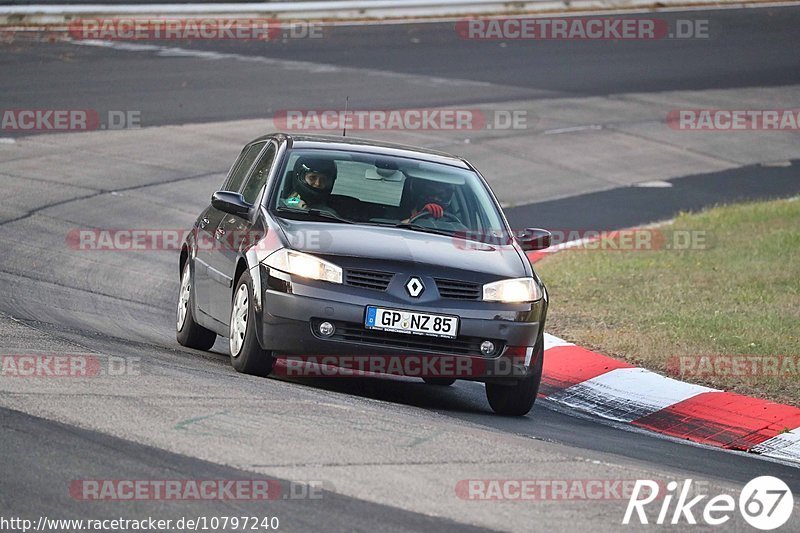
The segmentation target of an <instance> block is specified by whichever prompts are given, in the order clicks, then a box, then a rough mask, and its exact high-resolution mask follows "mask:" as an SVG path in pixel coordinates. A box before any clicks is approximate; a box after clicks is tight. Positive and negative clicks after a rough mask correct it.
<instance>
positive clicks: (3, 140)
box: [0, 137, 17, 144]
mask: <svg viewBox="0 0 800 533" xmlns="http://www.w3.org/2000/svg"><path fill="white" fill-rule="evenodd" d="M16 142H17V141H15V140H14V139H12V138H11V137H0V144H16Z"/></svg>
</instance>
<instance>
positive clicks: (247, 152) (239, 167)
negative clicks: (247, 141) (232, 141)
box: [222, 142, 264, 192]
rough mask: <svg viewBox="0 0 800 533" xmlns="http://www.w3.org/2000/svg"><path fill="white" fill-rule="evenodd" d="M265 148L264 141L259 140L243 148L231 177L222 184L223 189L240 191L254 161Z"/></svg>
mask: <svg viewBox="0 0 800 533" xmlns="http://www.w3.org/2000/svg"><path fill="white" fill-rule="evenodd" d="M263 148H264V142H259V143H255V144H251V145H250V146H248V147H247V148H245V149H244V150H242V153H241V155H239V160H238V161H236V164H235V165H234V167H233V170H232V171H231V175H230V177H228V179H227V181H226V182H225V185H223V186H222V190H223V191H230V192H239V189H241V187H242V182H243V181H244V178H245V176H247V171H248V170H250V167H252V166H253V162H254V161H255V160H256V157H258V154H259V153H260V152H261V150H262V149H263Z"/></svg>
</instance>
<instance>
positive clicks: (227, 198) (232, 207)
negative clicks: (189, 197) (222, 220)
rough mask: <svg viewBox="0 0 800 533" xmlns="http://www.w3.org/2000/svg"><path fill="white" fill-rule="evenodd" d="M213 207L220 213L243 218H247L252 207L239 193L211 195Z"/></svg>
mask: <svg viewBox="0 0 800 533" xmlns="http://www.w3.org/2000/svg"><path fill="white" fill-rule="evenodd" d="M211 205H213V206H214V207H215V208H217V209H219V210H220V211H223V212H225V213H229V214H231V215H236V216H239V217H242V218H246V217H247V213H248V212H249V211H250V208H251V207H252V206H251V205H250V204H248V203H247V202H245V200H244V196H242V195H241V194H239V193H238V192H230V191H217V192H215V193H214V194H213V195H211Z"/></svg>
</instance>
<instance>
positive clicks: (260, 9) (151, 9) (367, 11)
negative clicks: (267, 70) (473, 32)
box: [0, 0, 774, 24]
mask: <svg viewBox="0 0 800 533" xmlns="http://www.w3.org/2000/svg"><path fill="white" fill-rule="evenodd" d="M101 1H102V0H101ZM136 1H137V0H133V2H136ZM758 3H763V0H762V1H760V0H756V1H754V2H742V1H741V0H716V1H712V2H709V1H702V0H700V1H692V0H534V1H513V0H511V1H509V0H310V1H295V2H280V1H278V2H253V3H238V2H237V3H220V2H213V3H169V4H158V3H146V4H138V3H127V4H116V3H114V4H103V3H97V4H32V5H0V24H14V23H22V24H26V23H27V24H55V23H63V22H67V21H70V20H72V19H74V18H78V17H81V16H100V15H113V16H120V15H134V16H192V15H211V14H213V15H222V16H224V15H232V16H244V15H251V16H267V17H273V18H278V19H339V20H348V19H349V20H353V19H382V18H399V17H436V16H457V15H479V14H483V15H487V14H498V15H502V14H514V13H533V12H547V11H577V10H607V9H625V8H655V7H664V6H700V5H719V4H729V5H730V4H733V5H749V4H758ZM770 3H774V2H770Z"/></svg>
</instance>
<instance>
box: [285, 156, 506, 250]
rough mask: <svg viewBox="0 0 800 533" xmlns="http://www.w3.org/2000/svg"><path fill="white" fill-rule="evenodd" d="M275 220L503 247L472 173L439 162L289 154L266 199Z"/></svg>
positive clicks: (497, 219)
mask: <svg viewBox="0 0 800 533" xmlns="http://www.w3.org/2000/svg"><path fill="white" fill-rule="evenodd" d="M272 208H273V209H274V210H275V212H276V213H277V214H278V215H279V216H284V217H288V218H307V219H312V220H318V221H322V222H329V223H333V224H338V223H352V224H360V225H380V226H395V227H400V228H404V229H407V230H409V231H425V232H430V233H441V234H446V235H457V236H464V237H465V238H467V239H469V240H485V239H487V238H488V239H490V240H491V241H494V242H507V241H506V239H507V237H508V235H507V232H506V229H505V224H504V222H503V221H502V217H501V215H500V213H499V212H498V209H497V206H496V204H495V202H494V200H493V199H492V197H491V195H490V193H489V191H488V190H487V188H486V187H485V186H484V184H483V182H482V180H481V179H480V178H479V177H478V175H477V174H475V172H473V171H471V170H467V169H462V168H458V167H454V166H450V165H445V164H441V163H434V162H430V161H422V160H419V159H411V158H405V157H393V156H385V155H377V154H368V153H363V152H348V151H341V150H305V149H303V150H300V149H298V150H292V151H290V152H289V154H288V156H287V164H286V167H285V169H284V171H283V175H282V176H281V178H280V182H279V183H278V185H277V189H276V190H275V192H274V193H273V196H272Z"/></svg>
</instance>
